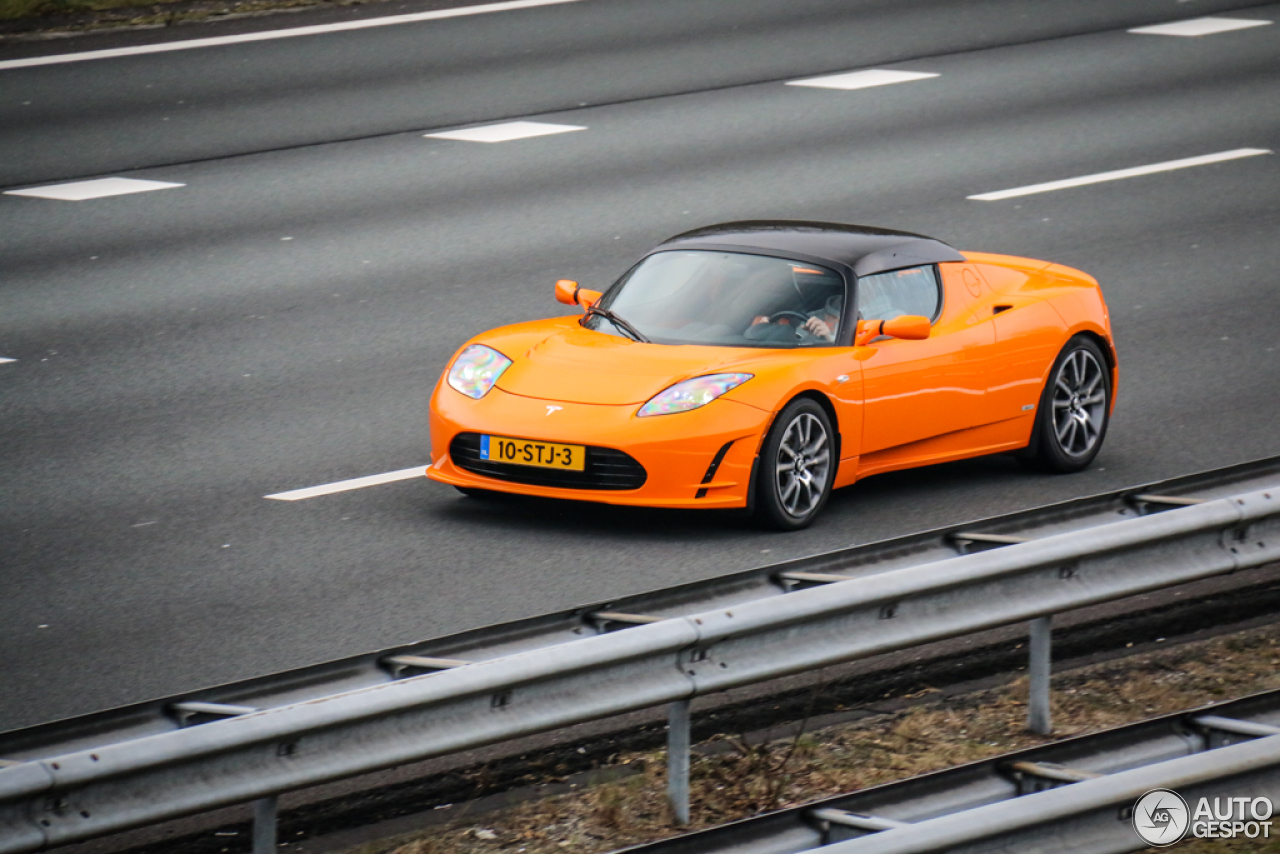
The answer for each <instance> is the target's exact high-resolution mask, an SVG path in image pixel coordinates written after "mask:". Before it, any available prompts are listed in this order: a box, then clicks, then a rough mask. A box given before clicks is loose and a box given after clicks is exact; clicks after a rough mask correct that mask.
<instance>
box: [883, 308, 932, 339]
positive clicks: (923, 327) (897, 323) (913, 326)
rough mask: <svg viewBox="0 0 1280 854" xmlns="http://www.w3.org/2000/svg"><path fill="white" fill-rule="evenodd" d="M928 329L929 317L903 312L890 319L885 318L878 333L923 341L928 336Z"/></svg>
mask: <svg viewBox="0 0 1280 854" xmlns="http://www.w3.org/2000/svg"><path fill="white" fill-rule="evenodd" d="M929 331H930V330H929V318H927V317H921V316H920V315H918V314H904V315H902V316H900V317H895V318H893V319H892V320H886V321H885V322H884V326H882V327H881V329H880V334H881V335H888V336H890V337H892V338H905V339H907V340H908V341H923V340H924V339H926V338H928V337H929Z"/></svg>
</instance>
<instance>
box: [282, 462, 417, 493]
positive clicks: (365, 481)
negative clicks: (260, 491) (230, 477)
mask: <svg viewBox="0 0 1280 854" xmlns="http://www.w3.org/2000/svg"><path fill="white" fill-rule="evenodd" d="M426 475H427V467H426V466H425V465H422V466H417V467H415V468H411V469H401V470H400V471H389V472H387V473H386V474H371V475H369V476H368V477H356V478H352V479H351V480H340V481H338V482H337V483H326V484H322V485H321V486H309V487H307V488H306V489H294V490H291V491H289V492H277V493H276V494H275V495H264V496H263V498H273V499H275V500H276V501H300V500H301V499H303V498H315V497H316V496H317V495H332V494H333V493H335V492H347V491H349V490H352V489H364V488H365V487H366V486H381V485H382V484H384V483H395V482H396V481H397V480H412V479H413V478H415V477H423V478H425V477H426Z"/></svg>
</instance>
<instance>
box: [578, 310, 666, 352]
mask: <svg viewBox="0 0 1280 854" xmlns="http://www.w3.org/2000/svg"><path fill="white" fill-rule="evenodd" d="M592 314H598V315H600V316H601V317H603V318H604V319H605V320H607V321H609V322H610V323H612V324H613V325H614V326H616V327H617V328H618V329H621V330H622V331H623V332H625V333H627V336H628V337H629V338H631V340H633V341H639V342H641V343H642V344H652V343H653V342H652V341H650V340H649V339H648V338H646V337H645V336H644V334H643V333H641V332H640V330H639V329H636V328H635V327H634V326H632V325H631V324H630V323H627V321H625V320H623V319H622V318H621V317H619V316H618V315H616V314H614V313H613V312H612V311H610V310H609V309H607V308H600V307H599V306H596V305H592V306H588V307H587V315H588V316H590V315H592Z"/></svg>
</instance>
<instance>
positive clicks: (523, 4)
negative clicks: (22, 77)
mask: <svg viewBox="0 0 1280 854" xmlns="http://www.w3.org/2000/svg"><path fill="white" fill-rule="evenodd" d="M577 2H580V0H510V2H507V3H485V4H483V5H481V6H464V7H461V8H458V9H437V10H435V11H433V12H415V13H413V14H411V15H388V16H387V17H385V18H368V19H366V20H363V21H344V22H342V23H340V24H317V25H315V26H310V27H294V28H292V29H288V30H268V31H266V32H261V33H242V34H240V35H236V36H216V37H214V38H207V39H188V40H186V41H178V42H163V43H161V44H146V45H138V46H137V47H118V48H109V49H107V50H89V51H84V52H83V53H62V54H55V55H53V56H33V57H28V58H26V59H7V60H4V61H3V62H0V71H3V70H4V69H6V68H30V67H32V66H36V65H59V64H61V63H65V62H85V61H87V60H91V59H112V58H114V57H118V56H138V55H140V54H147V53H168V52H169V51H174V50H192V49H193V48H201V47H216V46H218V45H228V44H241V43H243V42H261V41H271V40H272V39H288V38H295V37H297V36H314V35H319V34H322V33H338V32H343V31H345V30H364V29H368V28H370V27H390V26H395V25H397V24H416V23H419V22H421V21H438V20H442V19H444V18H463V17H468V16H471V15H487V14H489V13H491V12H508V11H511V10H513V9H532V8H535V7H537V6H555V5H558V4H561V3H577Z"/></svg>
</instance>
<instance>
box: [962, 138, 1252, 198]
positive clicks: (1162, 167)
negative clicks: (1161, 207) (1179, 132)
mask: <svg viewBox="0 0 1280 854" xmlns="http://www.w3.org/2000/svg"><path fill="white" fill-rule="evenodd" d="M1270 153H1271V152H1270V151H1269V150H1268V149H1265V148H1237V149H1234V150H1232V151H1220V152H1218V153H1217V154H1205V155H1202V156H1200V157H1187V158H1185V159H1182V160H1166V161H1165V162H1163V163H1152V164H1151V165H1150V166H1135V167H1133V168H1132V169H1117V170H1115V171H1114V172H1099V173H1097V174H1096V175H1083V176H1081V177H1079V178H1065V179H1063V180H1061V181H1049V182H1048V183H1045V184H1030V185H1028V186H1026V187H1014V188H1013V189H1011V190H997V191H996V192H994V193H982V194H981V195H977V196H968V197H967V198H970V199H974V200H976V201H980V202H995V201H999V200H1000V199H1012V198H1016V197H1018V196H1030V195H1033V194H1035V193H1048V192H1052V191H1053V190H1065V189H1067V188H1069V187H1084V186H1086V185H1088V184H1101V183H1103V182H1104V181H1119V180H1120V179H1121V178H1136V177H1138V176H1139V175H1152V174H1155V173H1157V172H1172V171H1174V170H1175V169H1190V168H1191V167H1192V166H1207V165H1208V164H1210V163H1221V162H1223V161H1224V160H1239V159H1240V158H1242V157H1257V156H1258V155H1259V154H1270Z"/></svg>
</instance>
